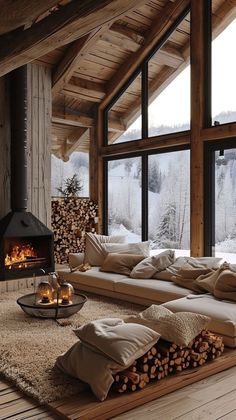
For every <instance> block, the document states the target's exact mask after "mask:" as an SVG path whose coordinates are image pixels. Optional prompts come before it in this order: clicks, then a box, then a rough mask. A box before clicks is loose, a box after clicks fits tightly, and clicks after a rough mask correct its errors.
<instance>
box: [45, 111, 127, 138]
mask: <svg viewBox="0 0 236 420" xmlns="http://www.w3.org/2000/svg"><path fill="white" fill-rule="evenodd" d="M52 123H53V124H60V125H70V126H73V127H87V128H89V127H94V126H95V119H94V118H92V117H91V116H88V115H86V114H81V115H77V114H74V113H72V112H71V111H69V110H65V111H64V110H63V109H58V108H53V110H52ZM109 129H110V131H114V132H120V133H123V132H124V131H125V125H124V123H123V121H122V120H121V119H120V118H112V119H111V120H110V125H109Z"/></svg>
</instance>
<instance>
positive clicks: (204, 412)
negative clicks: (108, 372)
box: [0, 367, 236, 420]
mask: <svg viewBox="0 0 236 420" xmlns="http://www.w3.org/2000/svg"><path fill="white" fill-rule="evenodd" d="M60 418H61V417H59V416H57V415H53V414H51V413H50V412H49V411H48V410H47V409H46V408H43V407H40V406H39V405H37V404H36V403H35V402H33V401H32V400H31V399H28V398H25V397H23V395H22V394H21V393H19V392H18V391H17V390H16V389H15V388H14V387H11V386H9V384H8V383H7V382H5V381H0V419H1V420H3V419H11V420H23V419H24V420H26V419H34V420H41V419H42V420H53V419H54V420H55V419H60ZM64 418H65V417H64ZM114 419H116V420H144V419H145V420H177V419H178V420H197V419H198V420H220V419H224V420H236V367H233V368H230V369H228V370H226V371H223V372H220V373H218V374H216V375H213V376H211V377H209V378H207V379H203V380H201V381H198V382H196V383H194V384H192V385H189V386H186V387H185V388H182V389H180V390H178V391H175V392H172V393H171V394H168V395H165V396H163V397H160V398H158V399H157V400H154V401H152V402H149V403H147V404H144V405H142V406H141V407H138V408H135V409H133V410H131V411H128V412H127V413H124V414H121V415H119V416H116V417H114Z"/></svg>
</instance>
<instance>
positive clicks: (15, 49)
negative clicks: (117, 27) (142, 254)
mask: <svg viewBox="0 0 236 420" xmlns="http://www.w3.org/2000/svg"><path fill="white" fill-rule="evenodd" d="M143 3H144V0H129V1H128V2H127V0H99V1H96V2H94V0H81V1H80V2H78V1H77V0H73V1H72V2H71V3H69V4H67V5H66V6H63V7H61V8H60V9H59V10H58V11H56V12H54V13H53V14H51V15H49V16H48V17H46V18H45V19H43V20H41V21H39V22H37V23H36V24H34V25H33V26H32V27H30V28H29V29H26V30H19V31H18V33H17V36H12V34H6V35H2V36H1V37H0V76H2V75H4V74H6V73H8V72H9V71H11V70H13V69H14V68H17V67H19V66H21V65H23V64H26V63H29V62H30V61H33V60H35V59H37V58H39V57H41V56H42V55H45V54H47V53H48V52H50V51H53V50H54V49H55V48H57V47H60V46H63V45H66V44H68V43H70V42H73V41H75V40H76V39H78V38H80V37H82V36H84V35H86V34H88V33H90V32H91V31H94V30H96V29H97V28H99V27H100V26H101V25H103V24H107V23H113V22H114V21H115V20H116V19H119V18H120V17H121V16H123V15H124V14H125V13H126V12H127V11H130V10H132V9H135V8H137V7H138V6H139V5H141V4H143Z"/></svg>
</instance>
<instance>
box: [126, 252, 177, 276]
mask: <svg viewBox="0 0 236 420" xmlns="http://www.w3.org/2000/svg"><path fill="white" fill-rule="evenodd" d="M174 260H175V252H174V251H172V250H171V249H169V250H167V251H164V252H161V253H160V254H157V255H152V256H150V257H148V258H145V259H143V260H142V261H140V263H138V264H137V265H136V266H135V267H134V268H133V270H132V271H131V273H130V277H132V278H134V279H150V278H151V277H152V276H153V275H154V274H155V273H157V272H159V271H162V270H165V268H167V267H169V266H170V265H171V264H173V263H174Z"/></svg>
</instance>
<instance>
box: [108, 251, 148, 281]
mask: <svg viewBox="0 0 236 420" xmlns="http://www.w3.org/2000/svg"><path fill="white" fill-rule="evenodd" d="M141 260H143V256H142V255H134V254H116V253H111V254H108V255H107V256H106V258H105V260H104V261H103V263H102V266H101V268H100V271H107V272H111V273H117V274H124V275H126V276H129V275H130V273H131V270H132V268H133V267H134V266H135V265H137V264H138V263H139V262H140V261H141Z"/></svg>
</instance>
